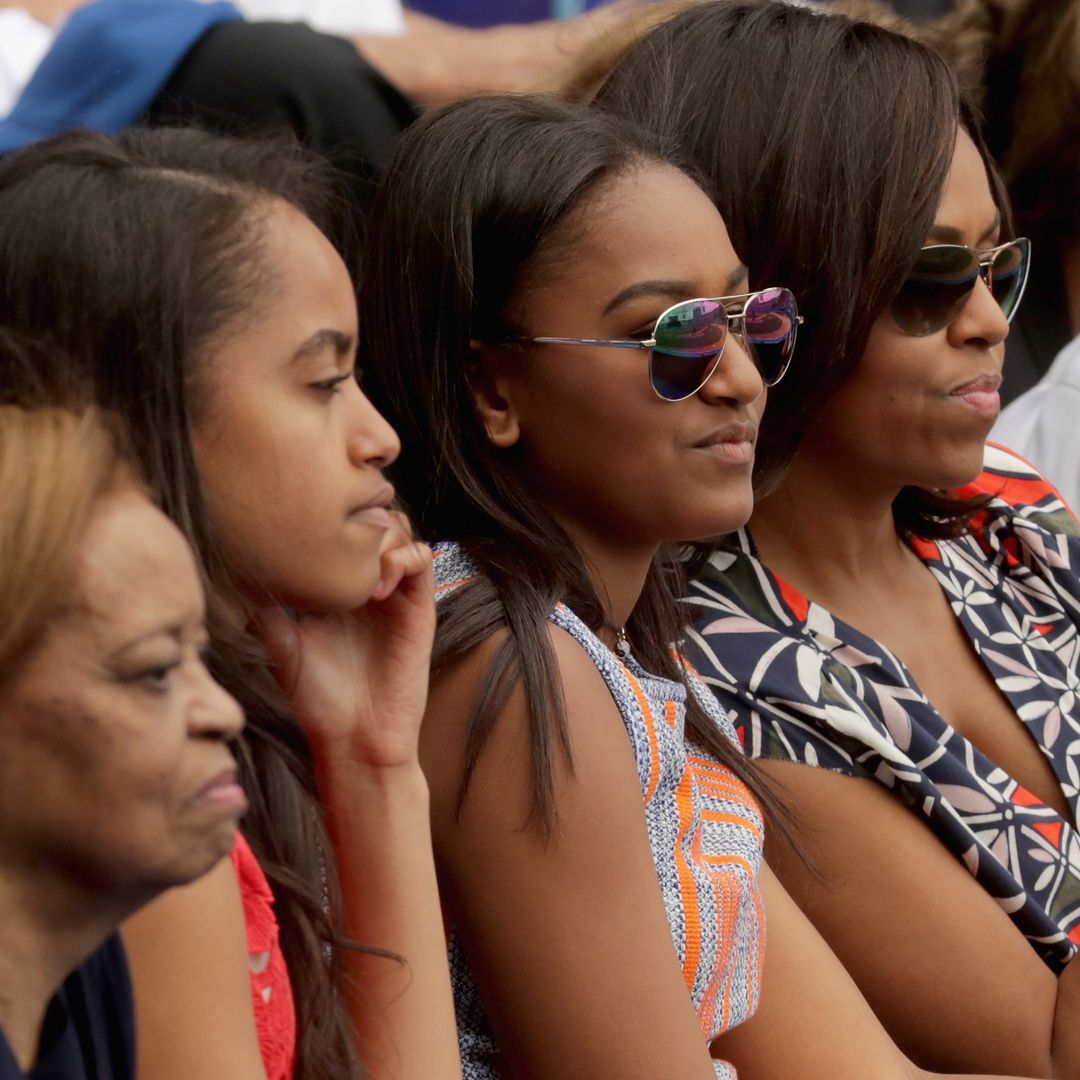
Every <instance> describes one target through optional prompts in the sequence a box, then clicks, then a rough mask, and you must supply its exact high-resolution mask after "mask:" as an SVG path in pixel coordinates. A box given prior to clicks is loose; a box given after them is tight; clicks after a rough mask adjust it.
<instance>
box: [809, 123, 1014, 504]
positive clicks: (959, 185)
mask: <svg viewBox="0 0 1080 1080" xmlns="http://www.w3.org/2000/svg"><path fill="white" fill-rule="evenodd" d="M925 242H926V243H927V244H943V243H949V244H965V245H967V246H968V247H972V248H975V249H977V250H983V249H986V248H990V247H993V246H995V245H996V244H998V243H1000V242H1001V240H1000V214H999V212H998V208H997V206H996V205H995V203H994V199H993V196H992V194H991V191H990V183H989V180H988V178H987V175H986V169H985V167H984V165H983V163H982V159H981V158H980V157H979V152H978V150H977V149H976V148H975V144H974V143H973V142H972V141H971V138H970V137H969V136H968V135H967V134H966V133H965V132H963V131H961V132H960V133H959V137H958V139H957V143H956V150H955V152H954V156H953V163H952V168H951V170H950V172H949V176H948V180H947V182H946V185H945V190H944V193H943V195H942V199H941V204H940V205H939V207H938V211H937V215H936V217H935V221H934V227H933V229H932V230H931V232H930V235H929V236H928V237H927V238H926V241H925ZM1008 332H1009V324H1008V322H1007V321H1006V319H1005V316H1004V315H1003V314H1002V312H1001V308H1000V307H999V306H998V304H997V303H996V301H995V300H994V298H993V297H992V296H991V294H990V290H989V288H987V286H986V283H985V282H983V281H982V280H981V279H980V280H979V281H978V282H977V283H976V285H975V289H974V291H973V292H972V294H971V296H970V297H969V299H968V301H967V303H966V304H965V305H964V307H963V308H962V309H961V311H960V313H959V314H958V315H957V317H956V318H955V319H953V321H952V322H951V323H949V324H948V326H946V327H945V328H944V329H942V330H939V331H938V332H937V333H934V334H930V335H928V336H926V337H910V336H908V335H906V334H904V333H902V332H901V330H900V328H899V327H898V326H897V325H896V322H895V320H894V319H893V316H892V314H891V313H890V312H889V311H885V312H883V313H882V314H881V316H879V318H878V319H877V321H876V322H875V324H874V327H873V329H872V330H871V333H870V339H869V342H868V343H867V346H866V351H865V353H864V354H863V357H862V360H861V361H860V363H859V366H858V368H857V369H856V371H855V374H854V375H853V376H852V377H851V379H850V380H849V381H848V382H847V384H846V385H845V386H844V387H843V388H842V389H841V390H840V391H839V392H838V393H837V394H836V396H835V397H834V398H833V399H832V400H831V401H830V402H829V405H828V408H827V409H826V410H825V412H824V413H823V415H822V418H821V421H820V422H819V423H818V424H816V425H815V426H814V428H813V429H812V430H811V432H810V434H809V436H808V438H807V442H806V443H805V444H804V447H805V448H806V449H811V448H813V447H817V448H818V450H819V451H823V452H825V453H827V454H828V455H829V458H830V459H831V460H833V461H836V462H844V463H846V464H845V468H846V469H848V470H849V471H850V472H852V473H853V474H854V473H857V472H859V471H861V472H862V473H863V474H864V475H865V476H867V477H869V478H870V479H871V482H873V483H874V484H879V483H880V482H881V481H882V480H884V481H885V483H886V485H887V486H888V487H889V488H890V489H892V488H894V487H895V488H899V487H903V486H905V485H909V484H910V485H915V486H918V487H923V488H955V487H958V486H960V485H962V484H966V483H970V482H971V481H972V480H973V479H974V478H975V477H976V476H977V475H978V473H979V472H980V470H981V468H982V458H983V444H984V442H985V440H986V437H987V435H988V434H989V433H990V428H991V427H992V426H993V423H994V420H995V419H996V417H997V414H998V409H999V404H998V400H997V394H996V388H997V385H998V384H999V383H1000V380H1001V369H1002V364H1003V362H1004V359H1005V337H1006V335H1007V334H1008ZM976 380H981V382H979V383H976ZM973 384H974V385H973ZM973 390H976V391H981V392H975V393H972V392H971V391H973Z"/></svg>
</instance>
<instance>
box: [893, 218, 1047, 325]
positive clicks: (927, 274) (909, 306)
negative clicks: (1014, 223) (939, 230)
mask: <svg viewBox="0 0 1080 1080" xmlns="http://www.w3.org/2000/svg"><path fill="white" fill-rule="evenodd" d="M1030 264H1031V241H1030V240H1027V239H1025V238H1023V237H1021V238H1020V239H1019V240H1010V241H1009V243H1007V244H1002V245H1001V246H1000V247H996V248H991V249H990V250H989V251H976V250H974V248H969V247H964V246H963V245H962V244H933V245H931V246H930V247H924V248H923V249H922V251H920V252H919V259H918V261H917V262H916V263H915V268H914V269H913V270H912V271H911V274H910V275H909V276H908V279H907V281H905V282H904V284H903V285H901V286H900V292H899V293H898V294H897V297H896V299H895V300H894V301H893V302H892V304H891V310H892V314H893V318H894V319H895V320H896V324H897V326H899V327H900V329H901V330H903V332H904V333H905V334H911V335H912V336H913V337H925V336H926V335H927V334H934V333H937V331H938V330H942V329H944V328H945V327H946V326H948V325H949V323H951V322H952V321H953V319H955V318H956V317H957V315H959V314H960V312H961V310H962V309H963V307H964V305H965V304H966V303H967V301H968V297H969V296H971V294H972V292H973V291H974V289H975V283H976V282H977V281H978V280H979V278H980V277H981V278H982V279H983V281H985V282H986V285H987V288H989V290H990V292H991V293H992V295H993V297H994V299H995V300H996V301H997V302H998V304H999V305H1000V307H1001V311H1002V314H1004V316H1005V318H1006V319H1008V320H1010V321H1011V320H1012V317H1013V316H1014V315H1015V314H1016V309H1017V308H1018V307H1019V306H1020V298H1021V297H1022V296H1023V295H1024V286H1025V285H1026V284H1027V276H1028V267H1029V266H1030Z"/></svg>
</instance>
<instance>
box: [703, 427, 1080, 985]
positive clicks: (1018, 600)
mask: <svg viewBox="0 0 1080 1080" xmlns="http://www.w3.org/2000/svg"><path fill="white" fill-rule="evenodd" d="M962 494H964V495H976V494H988V495H990V496H991V501H990V503H989V505H988V506H987V507H986V508H985V509H984V510H982V511H980V512H979V513H978V514H977V515H976V517H975V518H974V519H973V521H972V528H971V530H970V532H969V534H967V535H965V536H963V537H961V538H960V539H957V540H945V541H933V542H931V541H923V540H912V541H911V545H912V547H913V549H914V550H915V551H916V553H917V554H918V555H919V556H920V557H921V558H922V559H923V561H924V562H925V563H926V565H927V567H928V568H929V569H930V571H931V572H932V573H933V575H934V577H935V578H936V579H937V580H938V583H939V584H940V585H941V588H942V589H944V590H945V593H946V595H947V596H948V598H949V600H950V602H951V605H952V609H953V611H954V613H955V614H956V617H957V619H958V620H959V622H960V624H961V626H962V627H963V629H964V631H965V632H966V634H967V636H968V638H969V639H970V641H971V644H972V647H973V648H974V650H975V652H976V654H977V655H978V656H979V658H980V660H981V661H982V663H983V664H984V665H985V666H986V669H987V671H988V672H989V673H990V674H991V676H992V677H993V678H994V680H995V681H996V683H997V686H998V688H999V690H1000V691H1001V693H1002V694H1003V695H1004V697H1005V698H1006V700H1007V701H1009V702H1010V703H1011V705H1012V707H1013V709H1014V710H1015V712H1016V715H1017V716H1018V717H1019V719H1020V721H1021V722H1022V723H1023V724H1024V725H1025V726H1026V727H1027V730H1028V731H1029V732H1030V733H1031V736H1032V738H1033V739H1034V740H1035V742H1036V743H1037V744H1038V746H1039V747H1040V749H1041V750H1042V751H1043V753H1044V754H1045V755H1046V757H1047V759H1048V760H1049V762H1050V764H1051V766H1052V768H1053V770H1054V773H1055V775H1056V776H1057V779H1058V781H1059V783H1060V785H1061V790H1062V792H1063V794H1064V796H1065V799H1066V801H1067V803H1068V805H1069V808H1070V810H1071V813H1072V817H1073V820H1074V821H1075V820H1076V817H1077V812H1078V802H1080V638H1078V635H1077V626H1078V624H1080V578H1078V570H1080V525H1078V523H1077V520H1076V518H1075V517H1074V516H1073V514H1072V513H1071V512H1070V510H1069V509H1068V507H1066V506H1065V505H1064V503H1063V502H1062V500H1061V497H1060V496H1059V495H1058V493H1057V492H1056V491H1055V490H1054V489H1053V488H1052V487H1051V486H1050V484H1049V483H1047V482H1046V480H1044V479H1043V477H1042V476H1040V475H1039V473H1038V472H1036V471H1035V470H1034V469H1033V468H1032V467H1031V466H1030V465H1028V464H1027V463H1026V462H1025V461H1023V460H1022V459H1021V458H1019V457H1018V456H1017V455H1015V454H1013V453H1012V451H1009V450H1004V449H1002V448H999V447H995V446H987V449H986V457H985V468H984V471H983V472H982V474H981V475H980V476H979V478H978V480H977V481H976V482H975V483H974V484H972V485H970V486H969V487H967V488H965V489H963V492H962ZM689 603H690V605H691V610H692V613H693V614H692V618H693V629H692V631H691V632H690V636H689V638H688V640H687V641H686V642H685V653H686V656H687V659H688V660H690V661H691V662H692V663H693V664H694V666H695V667H696V668H697V669H698V671H699V672H700V673H701V675H702V677H703V678H704V679H705V681H706V682H707V683H708V684H709V685H710V686H711V687H712V689H713V692H714V693H715V694H716V696H717V698H718V699H719V701H720V703H721V704H722V705H723V706H724V707H725V708H726V709H727V710H728V712H729V714H730V715H731V717H732V719H733V720H734V722H735V726H736V729H737V731H738V733H739V737H740V739H741V741H742V743H743V747H744V749H745V750H746V752H747V753H748V754H749V755H750V756H751V757H755V758H772V759H778V760H783V761H794V762H800V763H804V764H807V765H811V766H816V767H818V768H824V769H831V770H834V771H836V772H839V773H843V774H845V775H848V776H855V777H864V778H870V779H873V780H876V781H877V782H878V783H881V784H883V785H885V786H886V787H887V788H890V789H892V790H893V791H894V792H895V793H896V794H897V796H898V797H900V798H903V799H904V801H905V802H906V803H907V804H908V806H909V807H910V808H911V809H912V810H913V811H914V812H915V813H918V814H920V815H922V816H923V817H924V818H925V819H926V824H927V826H928V827H929V828H930V829H932V830H933V831H934V833H935V835H936V836H937V837H938V839H939V840H940V842H941V843H942V844H944V845H945V846H946V847H947V848H948V849H949V850H950V851H951V852H952V853H953V854H954V855H955V856H956V858H957V859H959V860H961V861H962V862H963V863H964V865H965V866H966V867H967V868H968V870H969V871H970V872H971V874H972V875H973V876H974V877H975V879H976V880H977V881H978V882H979V883H980V884H981V885H982V886H983V888H984V889H986V891H987V892H988V893H989V894H990V895H991V896H993V897H994V898H995V899H996V900H997V902H998V903H999V904H1000V905H1001V907H1002V909H1003V910H1004V911H1005V912H1006V913H1007V914H1008V915H1009V917H1010V918H1011V919H1012V920H1013V922H1014V924H1015V925H1016V927H1017V929H1019V930H1020V932H1021V933H1023V934H1024V935H1025V936H1026V937H1027V939H1028V941H1029V942H1030V943H1031V946H1032V948H1034V949H1035V951H1036V952H1037V953H1038V954H1039V955H1040V956H1041V957H1042V958H1043V960H1044V961H1045V962H1046V964H1047V965H1048V966H1049V967H1050V968H1051V969H1052V970H1054V971H1055V972H1060V971H1061V970H1062V969H1063V968H1064V966H1065V964H1066V963H1068V962H1069V960H1071V959H1072V957H1073V956H1074V955H1075V953H1076V949H1077V945H1078V944H1080V837H1078V836H1077V833H1076V831H1075V830H1074V829H1073V827H1072V825H1071V823H1070V822H1069V821H1067V820H1065V819H1063V818H1062V817H1061V816H1060V815H1059V814H1058V813H1056V812H1055V811H1054V810H1053V809H1052V808H1051V807H1049V806H1047V805H1046V804H1045V803H1043V802H1041V801H1040V800H1039V799H1038V798H1036V797H1035V796H1034V795H1033V794H1032V793H1031V792H1029V791H1027V790H1026V789H1024V788H1023V787H1022V786H1021V785H1020V784H1018V783H1017V782H1016V781H1015V780H1014V779H1012V777H1010V776H1009V775H1008V774H1007V773H1006V772H1005V771H1004V770H1003V769H1001V768H999V767H998V766H997V765H995V763H994V762H993V761H991V760H989V759H988V758H987V757H986V756H985V755H984V754H982V753H981V752H980V751H979V750H978V749H976V747H975V746H973V745H972V744H971V743H970V742H969V741H968V740H967V739H965V738H964V737H963V736H962V735H960V734H959V733H958V732H956V731H954V730H953V729H952V728H951V727H950V726H949V724H947V723H946V722H945V720H944V719H943V718H942V717H941V716H940V714H939V713H938V712H937V710H936V709H935V708H934V707H933V705H931V704H930V702H929V701H927V699H926V698H925V697H924V696H923V694H922V692H921V691H920V690H919V687H918V686H917V685H916V684H915V681H914V679H913V678H912V676H911V674H910V673H909V672H908V671H907V669H906V668H905V667H904V665H903V664H902V663H901V662H900V661H899V660H898V659H897V657H896V656H895V655H893V654H892V653H891V652H890V651H889V650H888V649H887V648H885V647H884V646H883V645H881V644H879V643H878V642H876V641H874V640H873V639H871V638H869V637H867V636H866V635H864V634H861V633H860V632H859V631H858V630H856V629H854V628H853V627H851V626H848V625H847V624H845V623H843V622H841V621H840V620H838V619H836V618H834V617H833V616H832V615H831V614H830V613H829V612H828V611H826V610H825V609H824V608H822V607H821V606H820V605H818V604H815V603H814V602H813V601H810V600H808V599H807V598H806V597H805V596H803V595H802V594H801V593H799V592H798V590H796V589H795V588H793V587H792V586H791V585H789V584H788V583H786V582H784V581H781V580H780V579H778V578H777V577H776V576H775V575H774V574H772V573H771V572H770V571H769V570H768V569H767V568H766V567H765V566H764V565H763V564H762V563H761V562H759V561H758V559H757V558H756V557H755V555H754V549H753V545H752V543H751V540H750V537H749V535H748V534H747V533H746V532H745V531H741V532H740V533H738V534H736V535H735V536H733V537H732V538H731V541H730V543H729V544H727V545H725V546H723V547H720V548H718V549H717V550H716V551H715V552H714V553H713V556H712V558H711V560H710V563H709V565H708V566H707V567H706V568H705V570H704V571H703V572H702V573H701V575H699V577H698V579H697V580H696V581H695V582H694V583H693V585H692V586H691V596H690V597H689Z"/></svg>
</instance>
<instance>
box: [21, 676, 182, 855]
mask: <svg viewBox="0 0 1080 1080" xmlns="http://www.w3.org/2000/svg"><path fill="white" fill-rule="evenodd" d="M160 712H161V710H159V709H154V708H147V709H139V710H136V709H133V708H132V703H131V702H127V701H120V700H117V695H114V694H111V693H108V692H103V693H100V694H86V695H83V696H81V697H80V698H78V699H76V698H74V697H71V696H52V697H43V698H42V699H41V700H40V701H38V702H32V703H27V704H26V705H25V706H24V707H23V708H22V709H20V710H18V712H17V713H15V714H13V715H11V716H10V719H11V720H12V721H13V724H12V726H11V727H9V729H8V731H9V734H8V739H6V740H5V742H6V744H7V746H8V750H7V757H8V768H7V769H6V770H5V772H6V773H7V775H6V776H5V777H4V782H3V786H4V794H3V796H2V797H0V798H2V802H3V805H4V807H5V813H4V819H5V823H6V828H7V827H8V826H11V827H12V831H11V832H10V833H8V836H9V838H10V839H12V840H14V841H17V839H18V838H17V837H16V836H15V833H16V832H18V833H21V834H22V835H23V836H24V837H28V838H29V837H32V838H33V839H34V843H35V844H36V845H37V846H39V847H41V848H42V849H43V850H53V851H57V852H60V853H62V854H64V855H65V857H66V858H69V859H72V860H77V861H80V862H82V863H84V864H86V868H87V870H88V871H90V872H94V873H101V874H103V875H109V874H112V873H114V872H119V873H124V872H127V871H129V870H136V871H137V870H138V867H139V866H142V865H151V864H152V863H153V862H154V861H155V860H156V859H158V858H160V857H163V856H164V855H165V854H166V853H167V849H168V841H169V839H170V822H171V819H172V815H173V812H174V810H175V804H176V802H177V800H178V798H179V793H180V792H181V791H182V789H183V780H184V777H183V761H184V756H183V739H182V737H181V734H180V732H179V725H178V724H177V723H176V722H175V720H174V719H172V718H169V717H163V716H160V715H159V713H160ZM9 740H10V741H9ZM19 821H21V822H22V826H21V828H20V827H17V826H15V825H14V823H15V822H19Z"/></svg>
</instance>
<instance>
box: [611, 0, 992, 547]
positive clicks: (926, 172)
mask: <svg viewBox="0 0 1080 1080" xmlns="http://www.w3.org/2000/svg"><path fill="white" fill-rule="evenodd" d="M606 64H607V67H608V72H607V75H606V78H604V79H603V81H601V83H600V86H599V89H598V90H596V91H595V95H594V99H593V100H594V103H595V105H596V106H597V107H599V108H601V109H603V110H604V111H606V112H609V113H612V114H613V115H617V116H620V117H624V118H627V119H630V120H632V121H634V122H636V123H639V124H641V125H643V126H645V127H647V128H648V129H649V130H650V131H663V132H674V133H677V134H678V138H679V141H680V144H681V146H682V147H683V148H684V150H685V152H686V154H687V155H688V156H689V158H690V160H691V161H692V162H693V164H694V166H695V167H696V168H697V170H698V172H699V173H700V175H701V177H702V183H703V185H704V187H705V189H706V191H707V192H708V193H709V195H710V196H711V197H712V198H713V200H714V202H715V203H716V205H717V207H718V208H719V210H720V213H721V214H722V215H723V217H724V220H725V221H726V222H727V223H728V229H729V231H730V234H731V239H732V242H733V244H734V245H735V250H736V251H737V252H739V254H740V256H741V257H742V259H743V260H744V261H745V262H746V263H747V264H748V265H749V267H750V276H751V284H752V285H758V286H760V285H762V284H769V283H771V282H774V281H782V282H784V284H785V285H787V286H788V287H789V288H791V289H792V290H793V291H794V293H795V294H796V296H797V297H798V299H799V307H800V309H801V310H802V311H803V312H804V313H805V315H806V325H805V327H803V328H802V329H801V330H800V331H799V347H798V353H797V355H796V358H795V362H794V363H793V364H792V365H791V368H790V369H789V371H788V373H787V375H786V376H785V378H784V381H783V382H781V383H780V384H779V385H778V386H777V387H775V388H774V389H773V390H770V391H769V406H768V409H767V411H766V414H765V420H764V423H763V424H762V427H761V433H760V436H759V441H758V445H757V460H756V464H755V480H756V484H757V488H758V491H759V493H761V494H767V493H768V492H769V491H770V490H771V489H772V488H773V487H774V486H775V485H776V484H777V483H778V482H779V480H780V479H781V478H782V476H783V474H784V472H785V471H786V469H787V467H788V466H789V464H790V462H791V459H792V457H793V456H794V454H795V453H796V452H797V450H798V447H799V444H800V443H801V441H802V438H803V435H804V433H805V432H806V431H807V430H808V429H809V428H811V427H812V425H813V423H814V420H815V418H816V417H817V416H818V415H819V413H820V412H821V410H822V408H823V407H824V405H825V404H826V402H827V401H828V400H829V398H830V397H831V396H832V395H833V394H835V393H836V391H837V390H838V389H839V388H840V387H841V386H842V385H843V384H844V383H845V382H846V381H847V379H849V378H850V377H851V375H852V373H853V372H854V371H855V369H856V367H857V366H858V364H859V361H860V360H861V358H862V355H863V352H864V350H865V348H866V343H867V340H868V338H869V335H870V329H871V327H872V326H873V323H874V321H875V320H876V319H877V318H878V316H879V315H880V314H881V312H883V311H884V310H885V309H886V307H887V306H888V304H889V303H890V302H891V300H892V299H893V298H894V297H895V296H896V294H897V293H898V292H899V290H900V286H901V285H902V284H903V282H904V279H905V278H906V277H907V276H908V274H909V273H910V272H911V269H912V267H913V266H914V264H915V260H916V259H917V258H918V254H919V249H920V248H921V247H922V246H923V244H925V242H926V237H927V235H928V234H929V232H930V228H931V226H932V225H933V221H934V215H935V214H936V212H937V207H938V204H939V203H940V201H941V195H942V192H943V190H944V187H945V181H946V178H947V176H948V172H949V167H950V165H951V163H952V156H953V147H954V145H955V139H956V133H957V130H958V128H959V127H962V128H963V129H964V130H966V131H967V132H968V133H969V134H970V135H971V137H972V138H973V139H974V141H975V144H976V146H977V147H978V149H979V153H980V155H981V157H982V159H983V162H984V164H985V165H986V168H987V172H988V174H989V177H990V182H991V185H992V188H993V191H994V196H995V201H996V202H997V204H998V206H999V208H1000V209H1001V211H1002V216H1003V232H1004V234H1005V235H1009V234H1010V230H1011V220H1010V218H1009V211H1008V201H1007V196H1006V195H1005V192H1004V189H1003V187H1002V185H1001V183H1000V180H999V179H998V177H997V173H996V171H995V170H994V167H993V164H992V163H991V161H990V158H989V155H988V154H987V152H986V149H985V146H984V145H983V142H982V139H981V137H980V135H979V133H978V130H979V126H978V124H977V123H976V121H975V115H974V110H973V109H972V107H971V106H970V105H969V104H968V102H967V101H966V100H965V99H964V97H963V96H962V95H961V93H960V90H959V88H958V85H957V81H956V78H955V76H954V75H953V73H952V71H951V70H950V69H949V67H948V65H947V64H946V63H945V61H944V60H943V59H942V58H941V57H940V56H939V55H938V54H937V53H936V52H934V51H933V50H932V49H930V48H928V47H926V46H925V45H922V44H919V43H918V42H916V41H914V40H912V39H911V38H908V37H905V36H903V35H902V34H898V33H895V32H893V31H891V30H887V29H884V28H883V27H880V26H876V25H872V24H870V23H867V22H859V21H853V20H851V19H848V18H847V17H845V16H843V15H836V14H829V13H827V12H823V11H820V10H810V9H807V8H801V7H795V6H793V5H791V4H787V3H778V2H775V0H767V2H759V3H734V2H731V0H708V2H705V3H701V4H694V5H692V6H690V7H688V8H686V9H685V10H683V11H681V12H679V13H678V14H676V15H675V16H674V17H672V18H670V19H669V20H668V21H666V22H663V23H661V24H660V25H659V26H657V27H656V28H655V29H653V30H651V31H650V32H649V33H647V34H645V35H644V36H642V37H641V38H640V39H639V40H637V41H634V42H630V43H629V44H628V45H626V46H624V48H623V51H622V53H621V55H608V56H607V57H606ZM601 67H602V64H600V63H599V62H597V63H594V64H593V65H592V68H591V73H592V75H593V77H595V76H596V75H597V73H598V71H599V69H600V68H601ZM984 502H985V500H983V499H961V498H957V497H955V496H952V495H949V494H947V493H944V492H938V491H928V490H925V489H922V488H914V487H908V488H905V489H904V490H903V491H902V492H901V493H900V495H899V496H898V497H897V499H896V501H895V503H894V505H893V514H894V518H895V519H896V523H897V526H898V528H899V529H901V530H902V531H906V532H911V533H914V534H915V535H919V536H926V537H947V536H954V535H956V534H957V533H959V532H962V531H963V530H964V529H965V528H966V527H967V523H968V520H969V518H970V517H971V514H972V513H973V512H974V511H975V510H977V509H978V508H979V507H980V506H981V505H983V503H984Z"/></svg>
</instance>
